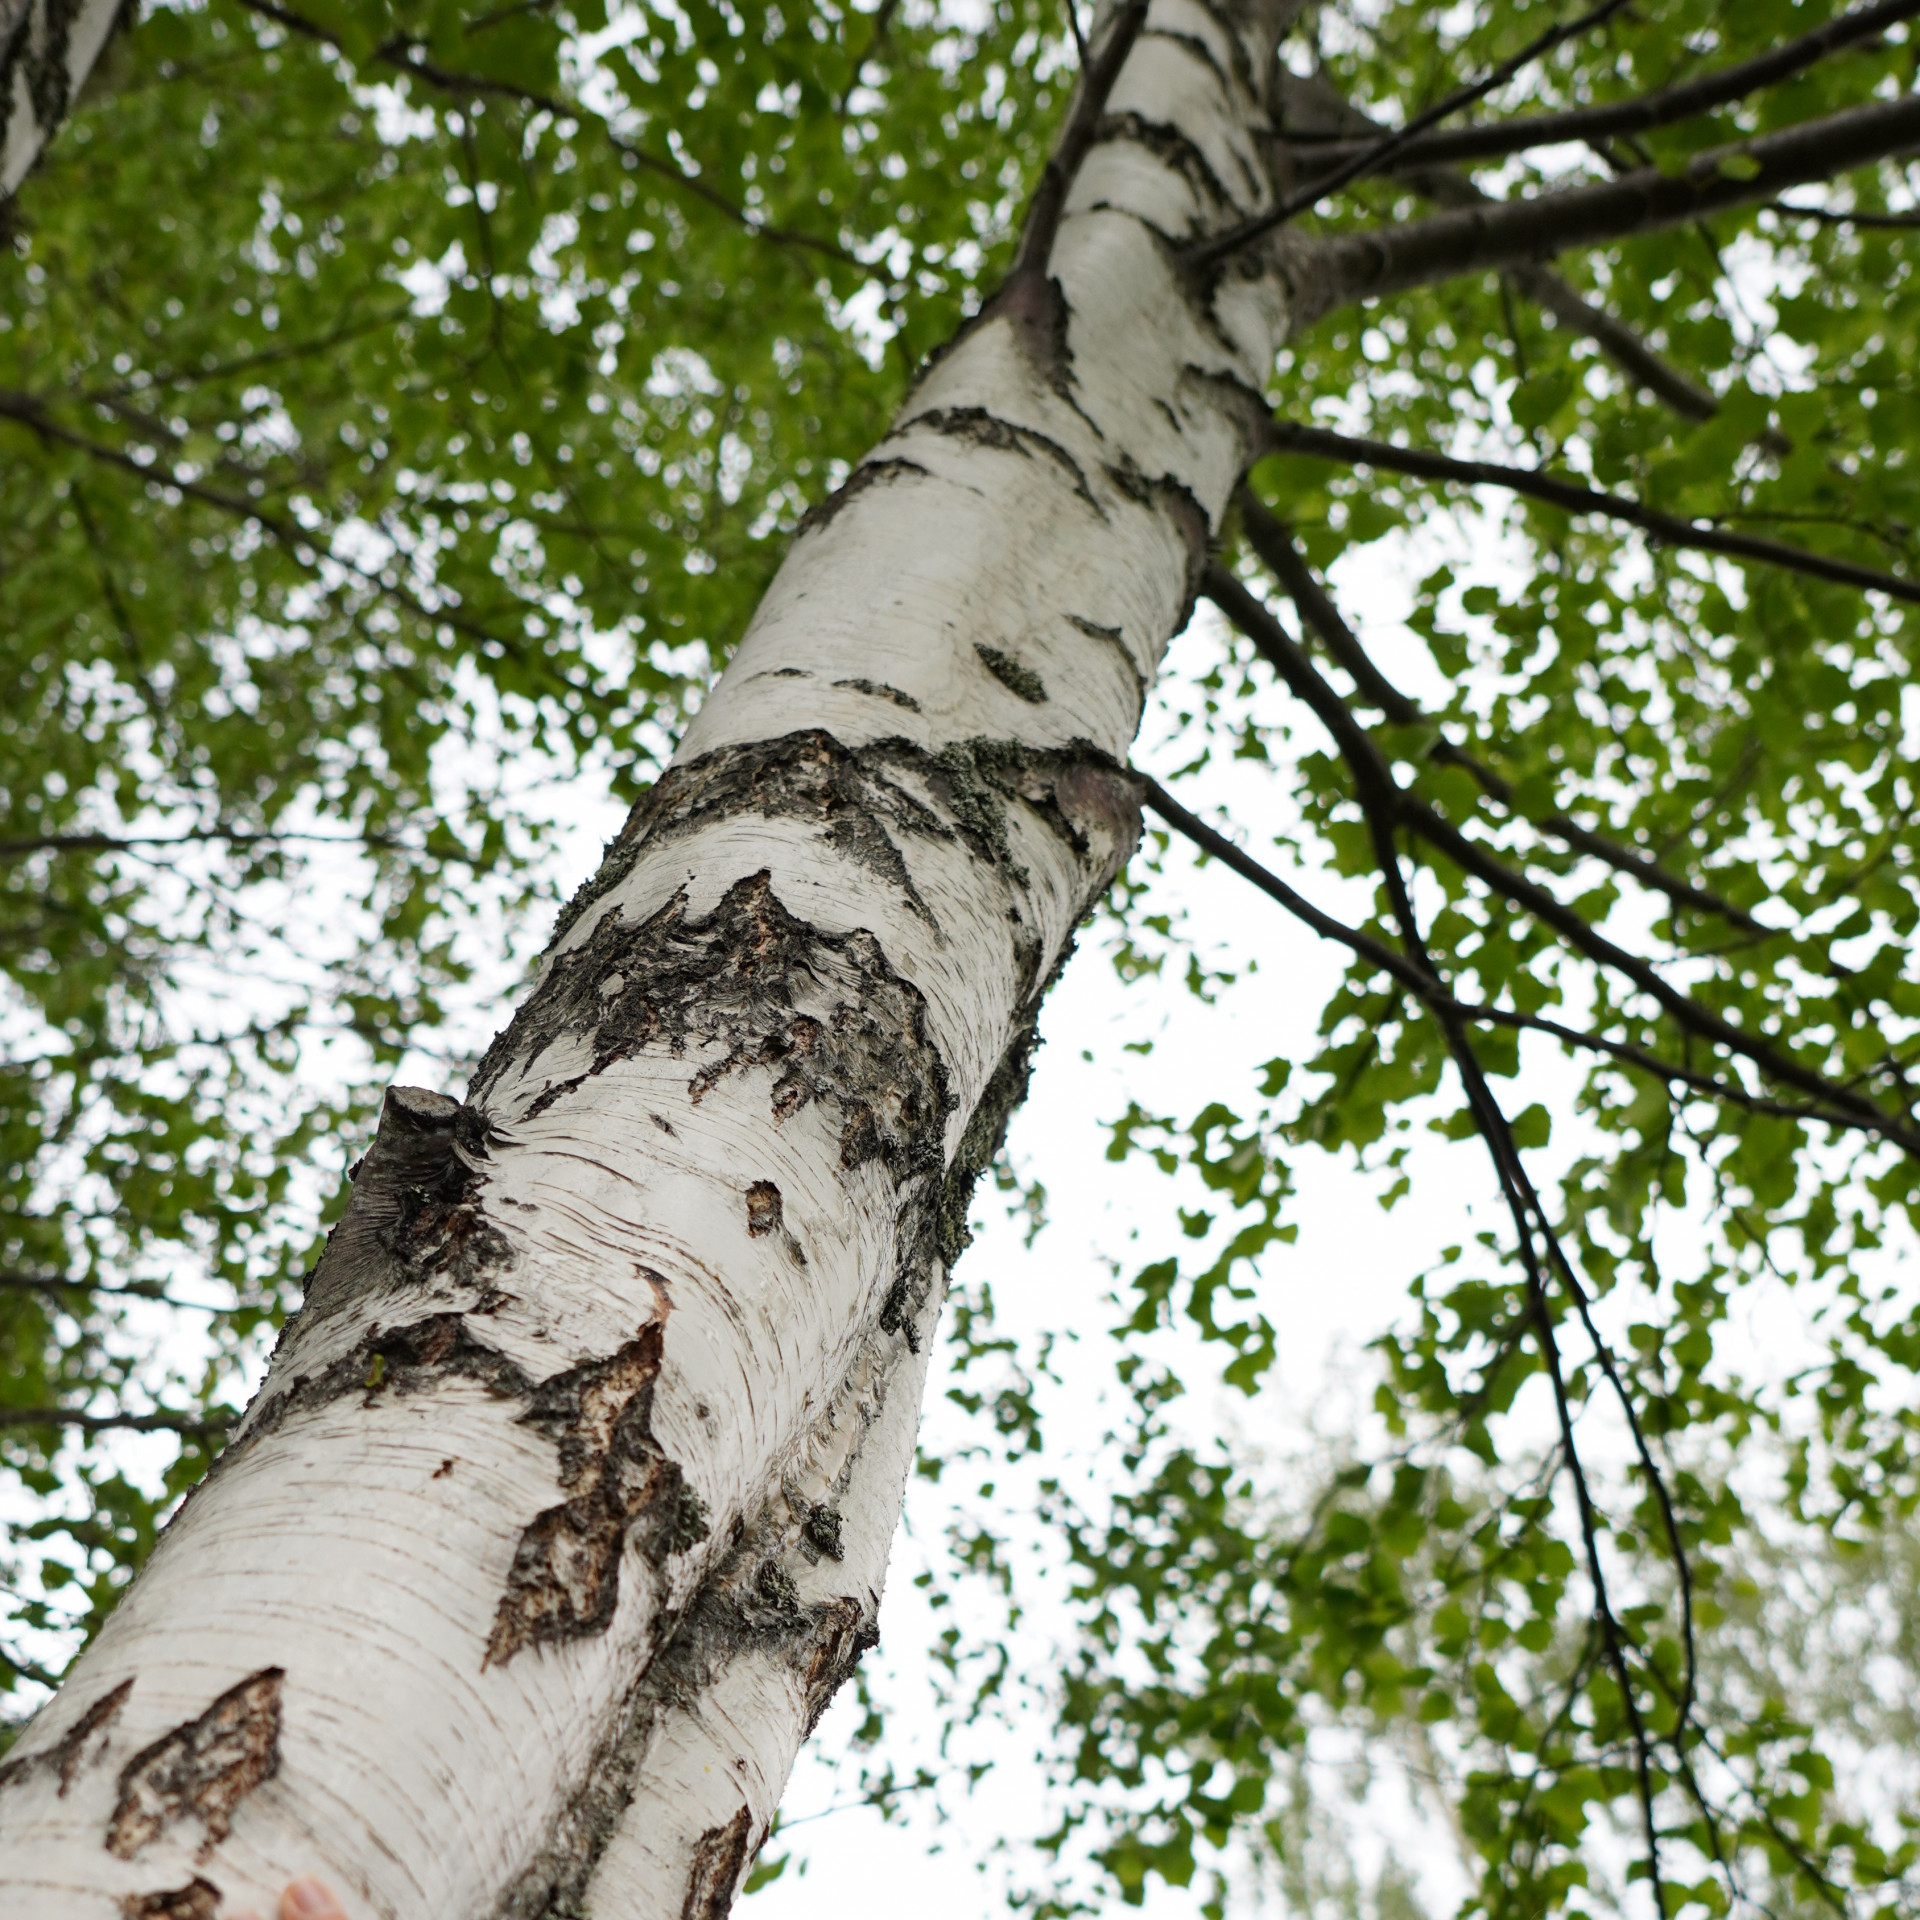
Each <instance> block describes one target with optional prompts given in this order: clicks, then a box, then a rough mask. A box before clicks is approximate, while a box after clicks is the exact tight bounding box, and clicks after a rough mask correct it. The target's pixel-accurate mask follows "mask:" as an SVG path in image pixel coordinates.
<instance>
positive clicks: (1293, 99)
mask: <svg viewBox="0 0 1920 1920" xmlns="http://www.w3.org/2000/svg"><path fill="white" fill-rule="evenodd" d="M1917 3H1920V0H1917ZM1280 112H1281V116H1282V120H1283V124H1284V126H1285V129H1286V133H1285V138H1286V140H1287V141H1288V143H1289V144H1290V145H1298V144H1299V143H1301V142H1303V141H1306V140H1310V139H1313V138H1314V137H1315V136H1316V134H1317V133H1319V132H1320V131H1321V130H1323V129H1325V130H1330V131H1331V133H1332V134H1334V135H1335V136H1337V135H1338V134H1339V133H1341V132H1342V131H1345V132H1346V133H1348V134H1350V135H1351V136H1352V138H1353V139H1354V140H1355V141H1357V142H1359V143H1361V144H1363V145H1367V146H1371V145H1372V144H1373V143H1375V142H1376V141H1378V140H1379V139H1380V138H1381V137H1382V135H1383V134H1384V133H1386V132H1387V131H1388V130H1387V129H1386V128H1384V127H1382V126H1380V125H1379V124H1378V123H1377V122H1376V121H1374V120H1372V119H1370V118H1369V117H1368V116H1367V115H1366V114H1364V113H1362V112H1361V111H1360V109H1359V108H1358V107H1356V106H1355V105H1354V104H1353V102H1352V101H1350V100H1348V99H1347V98H1346V96H1345V95H1344V94H1342V93H1341V92H1340V91H1339V90H1338V89H1337V88H1336V87H1334V86H1333V85H1332V83H1331V82H1330V81H1329V80H1328V79H1327V78H1326V76H1325V75H1324V74H1320V73H1315V74H1308V75H1299V74H1287V73H1283V74H1282V75H1281V77H1280ZM1393 172H1394V177H1395V178H1396V179H1400V180H1404V181H1405V182H1406V184H1407V185H1408V186H1409V187H1411V188H1412V189H1413V190H1414V192H1416V193H1418V194H1420V195H1422V196H1423V197H1424V198H1426V199H1429V200H1432V201H1434V202H1435V203H1436V204H1437V205H1439V206H1442V207H1466V206H1478V205H1486V204H1495V205H1497V204H1498V203H1497V202H1495V201H1494V200H1493V196H1492V195H1491V194H1489V193H1488V192H1487V191H1486V190H1485V189H1484V188H1483V187H1481V186H1479V185H1478V184H1477V183H1476V182H1475V181H1474V180H1472V179H1471V178H1469V176H1468V175H1467V174H1465V173H1463V172H1461V171H1460V170H1459V169H1458V168H1456V167H1442V166H1418V165H1414V166H1408V165H1405V164H1402V163H1398V162H1396V164H1395V166H1394V169H1393ZM1507 277H1508V279H1509V281H1510V282H1511V283H1512V285H1513V286H1514V287H1515V288H1516V289H1517V290H1518V291H1519V292H1520V293H1521V294H1523V295H1525V297H1526V298H1527V299H1529V300H1531V301H1533V302H1534V303H1535V304H1536V305H1537V306H1539V307H1541V308H1543V309H1544V310H1545V311H1546V312H1548V313H1550V314H1551V315H1552V316H1553V317H1554V319H1555V320H1556V321H1557V322H1558V323H1559V324H1560V325H1562V326H1564V327H1566V328H1567V329H1568V330H1569V331H1571V332H1573V333H1578V334H1583V335H1585V337H1586V338H1587V339H1589V340H1591V341H1592V342H1593V343H1594V344H1595V345H1596V346H1597V347H1598V348H1599V349H1600V351H1601V352H1602V353H1604V354H1605V355H1606V356H1607V358H1608V359H1610V360H1611V361H1612V362H1613V363H1614V365H1615V366H1617V367H1618V368H1619V369H1620V370H1621V372H1622V373H1624V374H1625V375H1626V376H1627V378H1628V379H1629V380H1631V381H1632V382H1633V383H1634V385H1635V386H1636V387H1645V388H1646V389H1647V390H1648V391H1649V392H1651V393H1652V394H1654V396H1655V397H1656V398H1658V399H1659V400H1661V401H1662V402H1664V403H1665V404H1666V405H1667V406H1669V407H1671V408H1672V409H1673V411H1674V412H1675V413H1677V414H1679V415H1680V416H1681V418H1682V419H1685V420H1711V419H1712V418H1713V416H1714V414H1715V413H1716V412H1718V411H1719V405H1720V403H1719V402H1718V401H1717V400H1716V399H1715V398H1714V396H1713V395H1712V394H1711V393H1709V392H1708V391H1707V390H1706V388H1704V387H1702V386H1699V385H1697V384H1696V383H1695V382H1694V381H1692V380H1689V379H1688V378H1687V377H1686V376H1685V375H1684V374H1683V373H1681V372H1679V371H1678V369H1676V368H1674V367H1671V366H1669V365H1668V364H1667V363H1666V361H1664V360H1663V359H1661V357H1660V356H1659V354H1657V353H1655V352H1654V350H1653V349H1652V348H1651V347H1650V346H1648V345H1647V343H1646V342H1645V341H1644V340H1642V339H1641V338H1640V336H1639V335H1638V334H1637V333H1635V332H1634V330H1633V329H1632V328H1631V327H1629V326H1627V325H1626V324H1625V323H1624V322H1623V321H1620V320H1618V319H1616V318H1615V317H1614V316H1613V315H1612V314H1610V313H1608V312H1607V311H1606V309H1605V308H1603V307H1599V306H1596V305H1595V304H1594V303H1593V302H1592V301H1591V300H1589V299H1588V298H1587V297H1586V296H1585V295H1584V294H1582V293H1580V292H1578V291H1577V290H1576V289H1575V288H1574V287H1573V286H1572V285H1571V284H1569V282H1568V281H1567V280H1565V279H1564V278H1563V277H1562V276H1561V275H1560V274H1558V273H1556V272H1555V271H1554V270H1553V269H1552V268H1551V267H1544V266H1540V265H1538V264H1537V263H1527V264H1522V265H1519V266H1515V267H1512V268H1509V269H1508V276H1507Z"/></svg>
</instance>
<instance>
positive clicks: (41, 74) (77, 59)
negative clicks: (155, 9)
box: [0, 0, 127, 200]
mask: <svg viewBox="0 0 1920 1920" xmlns="http://www.w3.org/2000/svg"><path fill="white" fill-rule="evenodd" d="M126 5H127V0H0V200H4V199H5V198H6V197H7V196H8V195H9V194H11V193H12V192H13V190H14V189H15V188H16V187H17V186H19V184H20V182H21V181H22V180H24V179H25V178H26V177H27V175H28V174H29V173H30V172H31V171H32V169H33V165H34V162H35V161H37V160H38V159H39V158H40V155H41V153H42V152H43V151H44V150H45V148H46V145H47V142H48V141H49V140H51V139H52V138H53V136H54V134H55V133H56V132H57V131H58V129H59V126H60V123H61V121H63V120H64V119H65V118H66V117H67V111H68V109H69V108H70V107H71V106H72V105H73V102H74V100H75V98H76V97H77V96H78V94H79V92H80V88H81V85H82V84H83V83H84V81H85V80H86V77H87V75H88V74H89V73H91V72H92V71H93V63H94V62H95V61H96V60H97V59H98V58H99V57H100V49H101V48H102V47H104V46H105V45H106V44H107V38H108V36H109V35H110V34H111V33H112V32H113V29H114V27H115V25H116V24H117V23H118V21H119V19H120V16H121V13H122V12H123V11H124V9H125V7H126Z"/></svg>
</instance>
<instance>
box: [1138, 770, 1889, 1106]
mask: <svg viewBox="0 0 1920 1920" xmlns="http://www.w3.org/2000/svg"><path fill="white" fill-rule="evenodd" d="M1133 777H1134V778H1135V779H1136V780H1138V781H1139V782H1140V783H1141V798H1142V800H1143V801H1144V803H1145V805H1146V806H1147V807H1148V808H1149V809H1150V810H1151V811H1152V812H1153V813H1156V814H1158V815H1159V817H1160V818H1161V819H1162V820H1164V821H1165V822H1166V823H1167V825H1168V826H1170V827H1171V828H1172V829H1173V830H1174V832H1176V833H1177V834H1179V835H1180V836H1181V838H1182V839H1184V840H1187V841H1190V842H1191V843H1192V844H1193V845H1194V846H1195V847H1197V848H1198V849H1199V850H1200V852H1201V853H1203V854H1205V855H1206V856H1207V857H1208V858H1209V859H1212V860H1218V861H1219V862H1220V864H1221V865H1222V866H1223V867H1226V868H1227V869H1228V870H1229V871H1230V872H1232V873H1235V874H1237V875H1238V876H1239V877H1240V878H1241V879H1243V880H1245V881H1247V882H1248V884H1249V885H1251V886H1253V887H1255V888H1257V889H1258V890H1259V891H1260V892H1261V893H1264V894H1265V895H1266V896H1267V897H1268V898H1269V899H1270V900H1274V901H1276V902H1278V903H1279V905H1281V906H1282V907H1284V908H1285V909H1286V910H1287V912H1288V913H1290V914H1292V915H1293V917H1294V918H1295V919H1296V920H1298V921H1299V922H1300V923H1301V925H1302V926H1304V927H1307V928H1309V929H1310V930H1311V931H1313V932H1314V933H1317V934H1319V935H1320V936H1321V938H1323V939H1326V940H1331V941H1333V942H1335V943H1336V944H1337V945H1339V946H1343V947H1345V948H1346V949H1347V950H1348V952H1350V953H1352V954H1354V955H1356V956H1357V957H1358V958H1360V959H1362V960H1365V961H1366V962H1367V963H1368V964H1369V965H1370V966H1373V967H1376V968H1378V969H1379V971H1380V972H1382V973H1385V974H1387V975H1389V976H1390V977H1391V978H1392V979H1393V980H1394V981H1395V982H1397V983H1398V984H1399V985H1400V986H1402V987H1404V988H1406V990H1407V991H1408V992H1409V993H1411V994H1412V995H1413V996H1414V997H1415V998H1416V999H1417V1000H1419V1001H1420V1003H1421V1004H1422V1005H1423V1006H1426V1007H1430V1008H1431V1009H1432V1010H1433V1011H1434V1012H1435V1013H1436V1014H1443V1013H1444V1014H1446V1015H1448V1016H1449V1017H1451V1018H1453V1019H1457V1020H1463V1021H1466V1022H1468V1023H1470V1024H1472V1025H1474V1026H1487V1027H1505V1028H1507V1029H1509V1030H1510V1031H1512V1032H1515V1033H1538V1034H1542V1035H1545V1036H1546V1037H1547V1038H1549V1039H1554V1040H1558V1041H1560V1042H1561V1043H1562V1044H1563V1045H1565V1046H1568V1047H1572V1048H1576V1049H1578V1050H1579V1051H1582V1052H1586V1053H1598V1054H1603V1055H1605V1056H1606V1057H1607V1058H1609V1059H1612V1060H1616V1061H1618V1062H1619V1063H1620V1064H1621V1065H1622V1066H1625V1067H1632V1068H1635V1069H1637V1070H1638V1071H1639V1072H1641V1073H1644V1074H1646V1075H1648V1076H1649V1077H1650V1078H1651V1079H1653V1080H1656V1081H1658V1082H1659V1083H1661V1084H1662V1085H1667V1086H1672V1085H1679V1086H1684V1087H1688V1088H1690V1089H1691V1090H1692V1091H1694V1092H1696V1093H1699V1094H1702V1095H1705V1096H1706V1097H1707V1098H1709V1099H1712V1100H1719V1101H1724V1102H1725V1103H1726V1104H1727V1105H1728V1106H1733V1107H1738V1108H1740V1109H1741V1111H1742V1112H1745V1113H1756V1114H1765V1115H1767V1116H1768V1117H1769V1118H1772V1119H1778V1120H1805V1121H1812V1122H1815V1123H1817V1124H1819V1125H1821V1126H1828V1127H1833V1128H1836V1129H1838V1130H1840V1131H1842V1132H1865V1131H1870V1129H1868V1128H1867V1127H1865V1126H1864V1124H1863V1123H1862V1122H1861V1121H1860V1120H1858V1119H1856V1118H1855V1117H1854V1116H1852V1115H1851V1114H1845V1113H1837V1112H1835V1111H1834V1110H1833V1109H1832V1108H1831V1107H1826V1106H1821V1105H1818V1104H1814V1103H1807V1104H1800V1103H1795V1102H1789V1101H1784V1100H1770V1099H1768V1098H1767V1097H1766V1096H1765V1095H1763V1094H1754V1093H1749V1092H1748V1091H1747V1089H1746V1088H1745V1087H1742V1086H1739V1085H1738V1084H1736V1083H1735V1082H1732V1081H1728V1080H1721V1079H1717V1078H1716V1077H1715V1076H1714V1075H1712V1074H1710V1073H1703V1072H1701V1071H1700V1069H1699V1068H1697V1067H1690V1066H1687V1065H1685V1064H1684V1063H1683V1062H1681V1061H1678V1060H1668V1059H1665V1058H1663V1057H1662V1056H1661V1055H1659V1054H1657V1053H1652V1052H1650V1051H1649V1050H1648V1049H1647V1048H1645V1047H1640V1046H1636V1045H1634V1043H1633V1042H1632V1041H1630V1040H1615V1039H1613V1038H1612V1037H1611V1036H1609V1035H1607V1034H1602V1033H1594V1032H1591V1031H1588V1030H1586V1029H1583V1028H1580V1027H1572V1026H1568V1025H1566V1024H1565V1023H1564V1022H1562V1021H1559V1020H1549V1019H1548V1018H1547V1017H1546V1016H1545V1015H1544V1014H1537V1013H1521V1012H1518V1011H1517V1010H1516V1009H1514V1008H1511V1007H1493V1006H1487V1005H1484V1004H1481V1003H1477V1002H1475V1001H1471V1000H1461V999H1457V998H1456V997H1455V996H1454V995H1453V994H1452V993H1450V992H1448V991H1446V990H1445V989H1443V988H1441V987H1438V986H1436V985H1435V984H1434V982H1433V981H1431V980H1429V979H1428V978H1427V977H1426V976H1425V975H1424V974H1422V973H1421V972H1420V970H1419V968H1417V967H1415V966H1414V965H1412V963H1411V962H1409V961H1408V960H1406V959H1405V958H1404V957H1403V956H1402V955H1400V954H1398V953H1396V952H1395V951H1394V949H1393V948H1392V947H1390V946H1388V945H1386V944H1385V942H1383V941H1380V940H1376V939H1374V937H1373V936H1372V935H1371V934H1368V933H1363V932H1361V931H1360V930H1359V929H1358V928H1357V927H1349V926H1347V925H1346V924H1345V923H1344V922H1343V921H1340V920H1337V919H1335V918H1334V917H1333V915H1332V914H1330V913H1326V912H1324V911H1323V910H1322V909H1321V908H1319V907H1316V906H1315V905H1314V904H1313V902H1312V901H1311V900H1309V899H1307V897H1306V896H1305V895H1304V894H1302V893H1300V892H1299V891H1298V890H1297V889H1295V888H1293V887H1291V886H1289V885H1288V884H1287V882H1286V881H1284V880H1283V879H1281V878H1280V876H1279V875H1278V874H1277V873H1275V872H1274V871H1273V870H1272V869H1271V868H1270V867H1266V866H1263V865H1262V864H1261V863H1260V862H1259V861H1258V860H1256V859H1254V857H1253V856H1252V855H1251V854H1250V853H1248V852H1247V850H1246V849H1245V848H1244V847H1242V846H1239V845H1238V844H1236V843H1235V842H1234V841H1232V840H1230V839H1228V838H1227V836H1226V835H1225V834H1223V833H1221V832H1220V831H1219V830H1218V829H1217V828H1215V827H1211V826H1209V825H1208V824H1207V823H1206V822H1205V821H1204V820H1202V819H1201V818H1200V817H1199V815H1198V814H1196V813H1194V812H1192V811H1191V810H1190V809H1188V808H1187V807H1184V806H1182V805H1181V804H1180V802H1179V801H1178V800H1176V799H1175V798H1174V797H1173V795H1172V794H1170V793H1169V792H1168V791H1167V790H1166V788H1165V787H1163V786H1161V785H1160V783H1159V782H1158V781H1157V780H1154V779H1151V778H1150V777H1148V776H1146V775H1143V774H1140V773H1138V772H1136V773H1135V774H1134V776H1133Z"/></svg>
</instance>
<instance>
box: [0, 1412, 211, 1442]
mask: <svg viewBox="0 0 1920 1920" xmlns="http://www.w3.org/2000/svg"><path fill="white" fill-rule="evenodd" d="M236 1418H237V1416H236V1415H234V1414H230V1413H220V1412H209V1413H78V1412H75V1411H74V1410H73V1409H72V1408H71V1407H0V1431H4V1430H5V1429H6V1428H8V1427H75V1428H77V1429H79V1430H80V1431H81V1432H83V1433H179V1434H184V1435H186V1436H187V1437H188V1438H190V1439H199V1438H204V1437H205V1436H206V1435H208V1434H214V1433H225V1432H226V1431H227V1429H228V1428H229V1427H231V1426H232V1425H233V1423H234V1421H235V1419H236Z"/></svg>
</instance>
